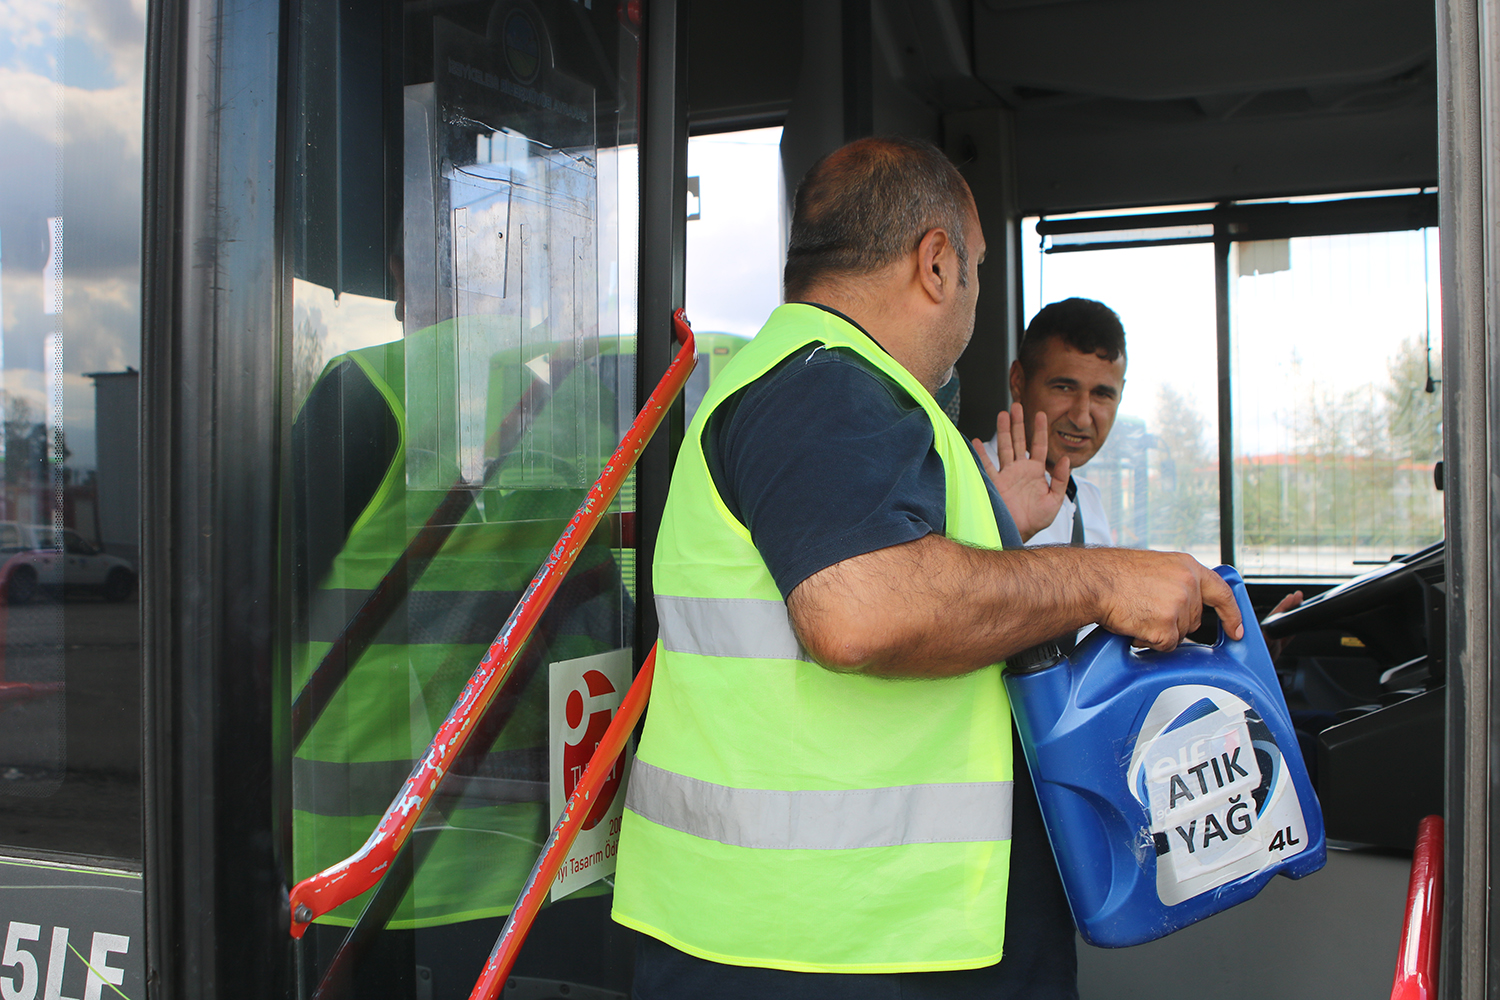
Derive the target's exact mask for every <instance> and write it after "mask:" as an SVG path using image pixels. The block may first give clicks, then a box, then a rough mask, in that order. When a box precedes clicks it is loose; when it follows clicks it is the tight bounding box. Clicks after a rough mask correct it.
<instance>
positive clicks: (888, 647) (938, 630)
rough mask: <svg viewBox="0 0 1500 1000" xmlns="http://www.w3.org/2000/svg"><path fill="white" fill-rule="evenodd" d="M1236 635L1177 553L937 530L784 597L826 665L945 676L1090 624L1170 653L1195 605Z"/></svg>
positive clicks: (1218, 592) (852, 562)
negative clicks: (991, 543)
mask: <svg viewBox="0 0 1500 1000" xmlns="http://www.w3.org/2000/svg"><path fill="white" fill-rule="evenodd" d="M1205 604H1206V605H1209V606H1211V607H1213V608H1214V609H1215V610H1216V611H1217V612H1218V614H1219V618H1220V620H1221V621H1222V622H1223V623H1224V628H1225V631H1226V632H1228V634H1229V635H1230V636H1232V637H1234V638H1236V639H1238V638H1239V637H1240V636H1242V635H1243V634H1244V630H1243V627H1242V625H1241V622H1240V613H1239V607H1238V606H1237V605H1236V604H1235V601H1234V595H1233V593H1232V592H1231V591H1230V590H1229V587H1228V586H1227V585H1226V584H1225V583H1224V581H1223V580H1222V579H1220V578H1219V576H1218V574H1216V573H1214V572H1213V571H1211V570H1208V569H1206V568H1204V567H1203V565H1202V564H1200V563H1199V562H1198V561H1197V560H1195V559H1193V558H1192V557H1191V556H1188V555H1184V554H1183V553H1180V552H1150V551H1144V550H1140V549H1103V548H1094V549H1084V548H1074V547H1071V546H1054V547H1044V548H1038V549H1012V550H1007V551H1004V552H998V551H991V550H987V549H976V548H970V547H969V546H966V545H961V544H959V543H957V542H953V541H950V540H948V539H946V538H943V537H942V536H940V535H927V536H926V537H923V538H919V539H917V540H916V541H914V542H907V543H905V544H902V545H893V546H891V547H889V548H884V549H878V550H876V551H874V552H868V553H865V554H864V555H861V556H855V557H854V558H852V559H846V560H844V561H843V562H840V563H836V564H834V565H833V566H829V567H827V568H826V569H823V570H820V571H819V572H817V573H814V574H813V575H812V576H810V577H808V578H807V579H806V580H804V581H802V583H800V584H798V585H797V587H796V589H795V590H793V591H792V593H791V595H790V596H789V597H788V598H787V608H788V610H789V611H790V612H791V617H792V626H793V627H794V628H795V629H796V631H797V636H798V638H799V639H801V641H802V644H803V646H804V647H805V648H806V649H807V651H808V652H809V653H810V654H811V655H812V657H813V659H815V660H816V661H817V662H819V663H821V664H822V665H824V666H825V667H828V668H829V669H831V670H838V671H847V672H855V673H867V674H874V675H879V676H888V677H949V676H954V675H958V674H964V673H968V672H969V671H971V670H977V669H979V668H980V667H983V666H986V665H987V664H990V663H995V662H998V661H1000V660H1003V659H1005V658H1006V657H1008V656H1011V655H1013V654H1015V653H1018V652H1020V651H1021V650H1023V649H1027V648H1029V647H1031V646H1034V645H1036V644H1037V643H1039V642H1044V641H1046V640H1048V639H1052V638H1056V637H1057V636H1059V635H1062V634H1063V633H1065V632H1068V631H1070V630H1072V629H1077V628H1080V627H1082V626H1084V625H1086V624H1089V623H1090V622H1099V623H1100V624H1101V625H1104V626H1105V627H1106V628H1108V629H1110V630H1111V631H1113V632H1118V633H1120V634H1122V635H1128V636H1131V637H1133V638H1134V639H1135V641H1136V644H1137V645H1140V646H1149V647H1151V648H1153V649H1161V650H1166V649H1172V648H1174V647H1175V646H1176V645H1177V644H1178V643H1179V642H1181V641H1182V639H1183V637H1184V636H1186V635H1187V634H1188V633H1189V632H1191V631H1192V630H1193V629H1195V628H1197V627H1198V625H1199V622H1200V620H1201V617H1202V610H1203V606H1204V605H1205Z"/></svg>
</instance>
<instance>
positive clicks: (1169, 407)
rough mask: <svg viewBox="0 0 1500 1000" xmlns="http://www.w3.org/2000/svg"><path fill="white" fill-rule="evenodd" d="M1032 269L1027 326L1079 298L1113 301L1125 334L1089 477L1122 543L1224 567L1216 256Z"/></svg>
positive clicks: (1113, 257)
mask: <svg viewBox="0 0 1500 1000" xmlns="http://www.w3.org/2000/svg"><path fill="white" fill-rule="evenodd" d="M1023 232H1024V233H1026V234H1030V233H1033V232H1034V223H1032V224H1031V225H1027V226H1026V227H1025V228H1024V229H1023ZM1052 245H1053V246H1061V245H1062V244H1057V243H1054V244H1052ZM1026 263H1027V265H1028V266H1027V267H1026V268H1025V270H1024V278H1025V296H1026V298H1025V303H1026V318H1027V319H1028V320H1029V319H1030V318H1031V317H1032V316H1034V315H1036V313H1037V312H1038V310H1040V309H1041V308H1042V306H1044V305H1047V304H1048V303H1051V302H1057V301H1060V300H1062V299H1066V298H1071V297H1073V296H1078V297H1081V298H1086V299H1094V300H1096V301H1099V302H1103V303H1104V304H1105V305H1107V306H1109V307H1110V308H1111V309H1113V310H1114V311H1115V312H1116V313H1117V314H1118V315H1119V317H1120V322H1121V324H1122V325H1123V326H1124V327H1125V343H1126V354H1127V356H1128V358H1129V364H1128V367H1127V369H1126V373H1125V377H1126V380H1125V392H1124V394H1123V396H1122V397H1121V399H1120V409H1119V412H1118V415H1117V417H1116V418H1115V425H1114V429H1113V430H1112V431H1111V432H1110V435H1109V438H1108V440H1106V441H1105V444H1104V447H1103V448H1101V449H1099V453H1098V454H1096V455H1095V456H1094V457H1093V458H1092V459H1090V460H1089V462H1088V463H1087V464H1086V465H1085V466H1083V467H1082V469H1081V470H1080V472H1079V474H1080V475H1081V476H1083V477H1084V478H1087V479H1089V480H1090V481H1092V482H1093V483H1094V484H1095V485H1097V486H1098V487H1099V491H1100V494H1101V496H1102V497H1103V498H1104V504H1105V512H1106V514H1107V515H1108V517H1109V522H1110V525H1111V527H1112V528H1113V531H1114V535H1115V544H1117V545H1124V546H1127V547H1131V548H1154V549H1176V550H1180V551H1184V552H1191V553H1193V554H1194V555H1195V556H1197V557H1198V558H1199V560H1201V561H1202V562H1204V563H1207V564H1209V565H1213V564H1214V563H1216V562H1218V560H1219V481H1218V472H1217V458H1216V454H1215V448H1216V444H1217V441H1218V433H1219V419H1218V409H1217V406H1216V398H1217V386H1218V379H1217V375H1216V367H1215V366H1216V362H1215V350H1214V259H1213V248H1212V247H1211V246H1208V245H1206V244H1197V245H1194V244H1185V245H1174V246H1146V247H1130V248H1121V249H1113V250H1089V251H1086V252H1058V253H1047V254H1043V253H1041V252H1039V251H1033V253H1032V254H1030V255H1028V257H1027V258H1026ZM991 431H992V432H993V428H992V429H991Z"/></svg>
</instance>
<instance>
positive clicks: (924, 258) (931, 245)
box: [917, 229, 958, 302]
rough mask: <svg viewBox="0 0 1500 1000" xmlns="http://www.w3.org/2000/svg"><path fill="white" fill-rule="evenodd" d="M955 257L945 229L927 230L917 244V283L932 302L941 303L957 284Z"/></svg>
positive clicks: (956, 260) (956, 262)
mask: <svg viewBox="0 0 1500 1000" xmlns="http://www.w3.org/2000/svg"><path fill="white" fill-rule="evenodd" d="M957 267H958V259H957V255H956V254H955V253H954V252H953V242H952V241H951V240H950V239H948V231H947V230H946V229H929V230H927V232H926V233H925V234H923V236H922V240H921V242H919V243H918V244H917V282H918V284H920V285H921V286H922V290H923V291H925V292H926V293H927V294H928V296H930V297H931V298H932V300H933V301H934V302H943V301H945V300H946V299H947V298H948V297H949V296H950V295H952V294H953V289H954V287H955V286H956V285H957V284H958V280H957V279H958V271H957V270H956V269H957Z"/></svg>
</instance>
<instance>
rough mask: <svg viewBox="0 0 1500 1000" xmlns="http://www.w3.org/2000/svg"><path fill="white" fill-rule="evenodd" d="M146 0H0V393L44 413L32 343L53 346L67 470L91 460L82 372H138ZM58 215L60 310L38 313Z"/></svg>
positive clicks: (39, 358)
mask: <svg viewBox="0 0 1500 1000" xmlns="http://www.w3.org/2000/svg"><path fill="white" fill-rule="evenodd" d="M145 17H146V0H68V2H67V3H65V4H64V3H56V2H47V0H0V330H3V350H4V355H3V369H4V383H3V386H4V390H5V392H6V393H7V394H8V395H10V396H11V397H14V398H20V399H24V400H26V402H27V403H28V405H30V407H31V408H32V410H33V412H37V413H41V412H44V410H45V400H46V379H45V377H44V375H43V356H44V345H45V343H46V338H47V336H48V334H50V333H53V332H60V333H61V335H62V341H63V345H64V350H63V356H64V369H65V375H64V384H63V399H64V423H65V427H66V430H67V435H68V447H69V449H70V450H71V451H72V452H73V454H72V456H71V457H70V459H69V465H71V466H74V467H75V468H77V469H80V470H83V469H88V468H92V467H93V466H94V463H95V453H94V452H95V448H94V441H95V431H94V407H93V394H92V382H91V381H90V380H89V379H87V378H85V377H84V375H85V373H88V372H98V371H122V370H124V369H125V368H126V367H127V366H129V367H139V365H140V214H141V139H142V137H141V130H142V92H143V73H144V65H145ZM54 216H61V217H62V219H63V228H64V238H63V246H64V252H63V279H64V280H63V285H64V290H65V292H64V295H65V297H64V304H63V312H62V314H61V316H51V315H48V314H47V313H46V312H45V310H44V308H43V290H44V282H43V275H42V272H43V269H44V267H45V265H46V263H47V256H48V238H47V234H48V222H47V220H48V219H49V218H51V217H54Z"/></svg>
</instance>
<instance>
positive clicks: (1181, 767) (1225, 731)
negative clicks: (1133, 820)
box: [1128, 684, 1307, 906]
mask: <svg viewBox="0 0 1500 1000" xmlns="http://www.w3.org/2000/svg"><path fill="white" fill-rule="evenodd" d="M1128 774H1129V776H1130V781H1131V790H1132V792H1133V793H1134V794H1135V796H1136V797H1137V798H1138V799H1139V800H1140V802H1141V804H1142V805H1143V806H1145V807H1146V811H1147V815H1148V817H1149V822H1150V834H1151V839H1152V842H1153V843H1154V844H1155V848H1156V872H1157V875H1156V888H1157V895H1158V897H1159V898H1160V899H1161V901H1162V902H1163V903H1165V904H1167V905H1169V906H1170V905H1174V904H1176V903H1180V902H1183V901H1184V900H1188V899H1191V898H1193V897H1194V896H1197V895H1199V894H1200V893H1203V892H1207V891H1208V890H1210V889H1214V888H1217V887H1218V886H1221V885H1224V884H1226V883H1228V882H1232V881H1234V880H1235V879H1238V878H1241V877H1243V876H1245V875H1249V874H1252V873H1254V872H1257V871H1259V870H1261V869H1262V868H1265V867H1267V866H1268V865H1271V864H1274V863H1275V862H1277V861H1279V860H1281V859H1282V858H1283V857H1291V856H1292V855H1294V854H1297V853H1299V852H1300V851H1301V850H1302V849H1303V848H1304V847H1305V845H1306V842H1307V836H1306V830H1305V826H1304V824H1303V820H1302V809H1301V803H1300V802H1299V800H1298V797H1297V791H1296V789H1295V788H1294V787H1293V786H1292V782H1291V781H1290V780H1289V777H1288V775H1287V774H1286V770H1285V768H1284V767H1283V766H1282V757H1281V750H1280V748H1279V747H1278V746H1277V745H1276V741H1275V738H1274V737H1273V736H1272V735H1271V733H1270V730H1269V729H1268V728H1267V727H1266V725H1265V724H1264V722H1262V721H1261V719H1260V717H1259V716H1258V715H1257V714H1256V713H1255V711H1254V710H1253V709H1252V708H1251V707H1250V705H1248V704H1247V703H1246V702H1245V701H1243V700H1242V699H1240V698H1238V697H1236V696H1234V695H1232V694H1230V693H1229V692H1227V691H1224V690H1221V689H1219V688H1214V687H1209V686H1207V685H1198V684H1189V685H1182V686H1179V687H1173V688H1168V689H1167V690H1165V691H1163V692H1162V693H1161V694H1160V695H1158V696H1157V699H1156V702H1155V704H1153V705H1152V707H1151V711H1150V712H1148V713H1147V715H1146V721H1145V724H1144V725H1143V726H1142V727H1141V731H1140V733H1139V734H1138V735H1137V738H1136V743H1135V751H1134V754H1133V755H1132V758H1131V762H1130V769H1129V772H1128Z"/></svg>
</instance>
